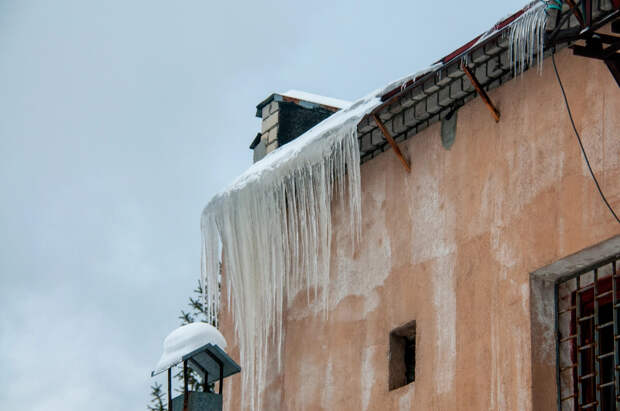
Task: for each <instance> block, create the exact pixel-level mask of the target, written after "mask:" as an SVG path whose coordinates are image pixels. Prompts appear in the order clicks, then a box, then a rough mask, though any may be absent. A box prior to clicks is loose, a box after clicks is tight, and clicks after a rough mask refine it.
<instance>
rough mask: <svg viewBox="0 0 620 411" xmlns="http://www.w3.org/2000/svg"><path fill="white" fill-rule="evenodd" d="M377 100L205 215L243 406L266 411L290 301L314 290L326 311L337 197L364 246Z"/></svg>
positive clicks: (261, 169)
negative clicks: (363, 178) (364, 197)
mask: <svg viewBox="0 0 620 411" xmlns="http://www.w3.org/2000/svg"><path fill="white" fill-rule="evenodd" d="M376 94H377V93H376V92H375V93H372V94H371V95H369V96H368V97H366V98H363V99H361V100H359V101H357V102H356V103H354V104H352V105H351V106H350V107H348V108H346V109H344V110H341V111H339V112H337V113H335V114H334V115H332V116H331V117H329V118H328V119H327V120H325V121H323V122H322V123H320V124H318V125H317V126H315V127H314V128H312V129H311V130H309V131H308V132H306V133H305V134H304V135H302V136H300V137H299V138H297V139H296V140H294V141H292V142H290V143H288V144H287V145H285V146H283V147H281V148H279V149H278V150H276V151H274V152H272V153H271V154H269V155H268V156H266V157H265V158H264V159H263V160H261V161H259V162H257V163H255V164H254V165H253V166H252V167H250V168H249V169H248V170H247V171H246V172H245V173H244V174H243V175H241V176H240V177H239V178H238V179H237V180H236V181H235V182H234V183H233V184H232V186H231V187H230V188H229V189H228V190H227V191H225V192H223V193H220V194H218V195H217V196H216V197H214V198H213V199H212V200H211V201H210V202H209V204H208V205H207V206H206V208H205V210H204V211H203V214H202V221H201V225H202V232H203V284H205V286H206V290H207V293H206V294H207V295H206V307H207V311H208V312H209V315H210V317H211V319H216V318H217V313H218V309H219V289H218V279H219V274H220V273H219V262H218V261H219V254H220V252H222V253H223V254H222V255H223V262H222V263H223V270H224V272H225V275H224V276H223V278H224V279H225V287H226V290H227V291H228V296H227V297H228V306H229V308H231V309H232V313H233V318H234V323H235V332H236V335H237V337H238V341H239V348H240V362H241V366H242V369H243V372H242V374H243V384H242V385H243V388H242V392H243V398H242V403H243V404H244V408H251V409H260V408H261V406H260V392H262V390H263V388H264V387H263V385H262V384H263V382H264V381H265V377H266V365H267V355H268V349H269V348H268V347H269V346H270V344H275V345H274V347H275V350H276V352H275V354H276V356H277V359H278V360H277V361H278V367H279V365H280V361H281V358H280V355H281V352H282V343H283V329H282V324H283V318H282V317H283V309H285V307H286V304H287V303H288V302H289V301H291V300H292V299H293V298H294V297H295V295H296V294H297V293H298V292H299V291H301V290H303V289H306V290H308V291H307V292H308V299H311V298H312V299H313V301H315V303H318V304H320V305H321V308H322V309H323V312H324V313H325V314H326V313H327V308H328V307H327V302H328V287H327V284H328V280H329V262H330V250H331V238H332V235H331V234H332V233H331V228H332V225H331V218H332V199H333V197H334V196H337V198H336V199H334V200H335V201H334V203H333V204H339V205H340V206H341V207H343V210H344V211H345V212H344V213H342V215H346V216H348V217H349V224H350V228H351V231H352V238H353V240H354V242H355V241H357V240H358V239H359V235H360V221H361V200H360V169H359V168H360V164H359V147H358V140H357V124H358V122H359V120H360V118H361V117H362V116H363V115H364V114H366V113H367V112H369V111H370V110H372V109H373V108H374V107H376V106H377V105H378V104H379V99H378V98H377V97H375V96H376ZM220 245H221V248H220ZM220 250H222V251H220ZM310 292H312V295H310Z"/></svg>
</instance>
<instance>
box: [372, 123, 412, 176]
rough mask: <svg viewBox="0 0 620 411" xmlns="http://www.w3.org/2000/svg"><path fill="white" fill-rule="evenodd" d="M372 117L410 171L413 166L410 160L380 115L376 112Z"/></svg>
mask: <svg viewBox="0 0 620 411" xmlns="http://www.w3.org/2000/svg"><path fill="white" fill-rule="evenodd" d="M372 117H373V119H374V120H375V123H377V126H378V127H379V130H381V132H382V133H383V135H384V136H385V139H386V140H387V142H388V143H389V144H390V146H392V149H393V150H394V153H396V156H397V157H398V158H399V159H400V161H401V163H403V166H404V167H405V169H406V170H407V172H408V173H410V172H411V166H410V165H409V162H408V161H407V159H406V158H405V156H404V155H403V153H402V152H401V151H400V148H398V144H396V141H394V139H393V138H392V136H391V135H390V133H389V132H388V131H387V128H385V125H384V124H383V123H382V122H381V120H380V119H379V117H377V115H376V114H373V115H372Z"/></svg>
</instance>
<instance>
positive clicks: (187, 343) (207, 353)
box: [151, 323, 241, 411]
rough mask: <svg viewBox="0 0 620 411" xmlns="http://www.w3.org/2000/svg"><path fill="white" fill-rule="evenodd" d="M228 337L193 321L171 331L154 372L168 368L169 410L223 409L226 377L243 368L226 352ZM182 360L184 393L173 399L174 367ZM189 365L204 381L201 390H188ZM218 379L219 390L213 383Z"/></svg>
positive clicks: (211, 410)
mask: <svg viewBox="0 0 620 411" xmlns="http://www.w3.org/2000/svg"><path fill="white" fill-rule="evenodd" d="M225 349H226V340H225V339H224V336H223V335H222V334H221V333H220V332H219V331H218V330H217V329H216V328H215V327H213V326H212V325H209V324H206V323H191V324H187V325H184V326H182V327H179V328H177V329H176V330H174V331H172V332H171V333H170V334H169V335H168V336H167V337H166V339H165V340H164V352H163V354H162V356H161V358H160V359H159V362H158V363H157V366H156V367H155V370H154V371H153V372H152V373H151V376H152V377H153V376H155V375H157V374H160V373H162V372H164V371H168V410H169V411H220V410H221V409H222V389H223V386H224V378H226V377H228V376H231V375H233V374H236V373H238V372H240V371H241V368H240V367H239V365H238V364H237V363H236V362H235V361H233V360H232V358H230V357H229V356H228V354H226V352H224V350H225ZM180 363H183V394H181V395H179V396H177V397H175V398H172V367H174V366H175V365H178V364H180ZM189 368H191V369H192V370H194V371H195V372H196V373H198V375H199V376H200V378H201V380H202V384H201V387H202V391H189V389H188V374H189ZM215 382H218V392H217V393H215V392H211V391H210V390H209V387H210V385H211V384H213V383H215Z"/></svg>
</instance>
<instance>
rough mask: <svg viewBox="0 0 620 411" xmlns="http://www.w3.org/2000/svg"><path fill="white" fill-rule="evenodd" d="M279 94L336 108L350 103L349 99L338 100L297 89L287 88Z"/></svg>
mask: <svg viewBox="0 0 620 411" xmlns="http://www.w3.org/2000/svg"><path fill="white" fill-rule="evenodd" d="M280 95H282V96H284V97H290V98H294V99H298V100H304V101H309V102H310V103H316V104H321V105H324V106H330V107H336V108H345V107H348V106H350V105H351V102H350V101H346V100H340V99H337V98H332V97H325V96H319V95H318V94H312V93H307V92H305V91H299V90H289V91H287V92H286V93H280Z"/></svg>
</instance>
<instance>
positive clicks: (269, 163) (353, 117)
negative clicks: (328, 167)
mask: <svg viewBox="0 0 620 411" xmlns="http://www.w3.org/2000/svg"><path fill="white" fill-rule="evenodd" d="M379 97H380V94H379V90H375V91H373V92H372V93H369V94H368V95H367V96H365V97H362V98H361V99H359V100H357V101H356V102H355V103H352V104H351V103H350V104H349V106H348V107H346V108H344V109H342V110H340V111H337V112H336V113H334V114H332V115H331V116H329V117H327V118H326V119H325V120H323V121H322V122H320V123H319V124H317V125H316V126H314V127H312V128H311V129H310V130H308V131H306V132H305V133H304V134H302V135H301V136H299V137H297V138H296V139H295V140H293V141H291V142H289V143H287V144H285V145H283V146H282V147H279V148H278V149H277V150H274V151H272V152H271V153H269V154H267V155H266V156H265V157H264V158H262V159H261V160H260V161H257V162H256V163H254V164H252V165H251V166H250V167H249V168H248V169H247V170H246V171H245V172H244V173H242V174H241V175H240V176H239V177H237V178H236V179H235V180H234V181H233V183H232V184H230V185H229V186H228V188H227V189H226V190H224V191H222V192H220V193H219V194H217V195H216V196H215V197H214V198H213V199H212V200H211V202H210V203H209V204H212V203H214V202H216V201H217V200H218V199H219V198H221V197H225V196H226V195H227V194H228V193H230V192H232V191H238V190H240V189H241V188H243V187H244V186H246V185H248V184H250V183H253V182H257V181H259V180H262V181H261V184H267V181H269V182H274V181H275V180H277V179H278V178H279V177H281V176H285V175H288V172H289V171H291V170H292V169H294V168H296V167H297V166H298V165H299V164H300V163H299V162H300V161H305V162H310V163H313V162H316V161H319V160H321V159H323V156H324V155H325V154H327V153H326V152H325V150H326V148H327V146H326V145H325V144H316V143H317V142H318V141H319V140H328V139H329V137H330V136H332V135H333V133H334V132H335V131H336V130H339V129H340V128H342V127H343V126H344V125H345V124H349V125H350V124H352V123H353V122H355V125H357V123H358V122H359V120H360V119H361V118H362V117H363V116H364V115H366V114H367V113H370V112H371V111H372V109H374V108H375V107H376V106H378V105H379V104H380V103H381V100H380V99H379ZM209 204H207V207H205V211H206V210H207V209H208V208H209Z"/></svg>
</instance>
